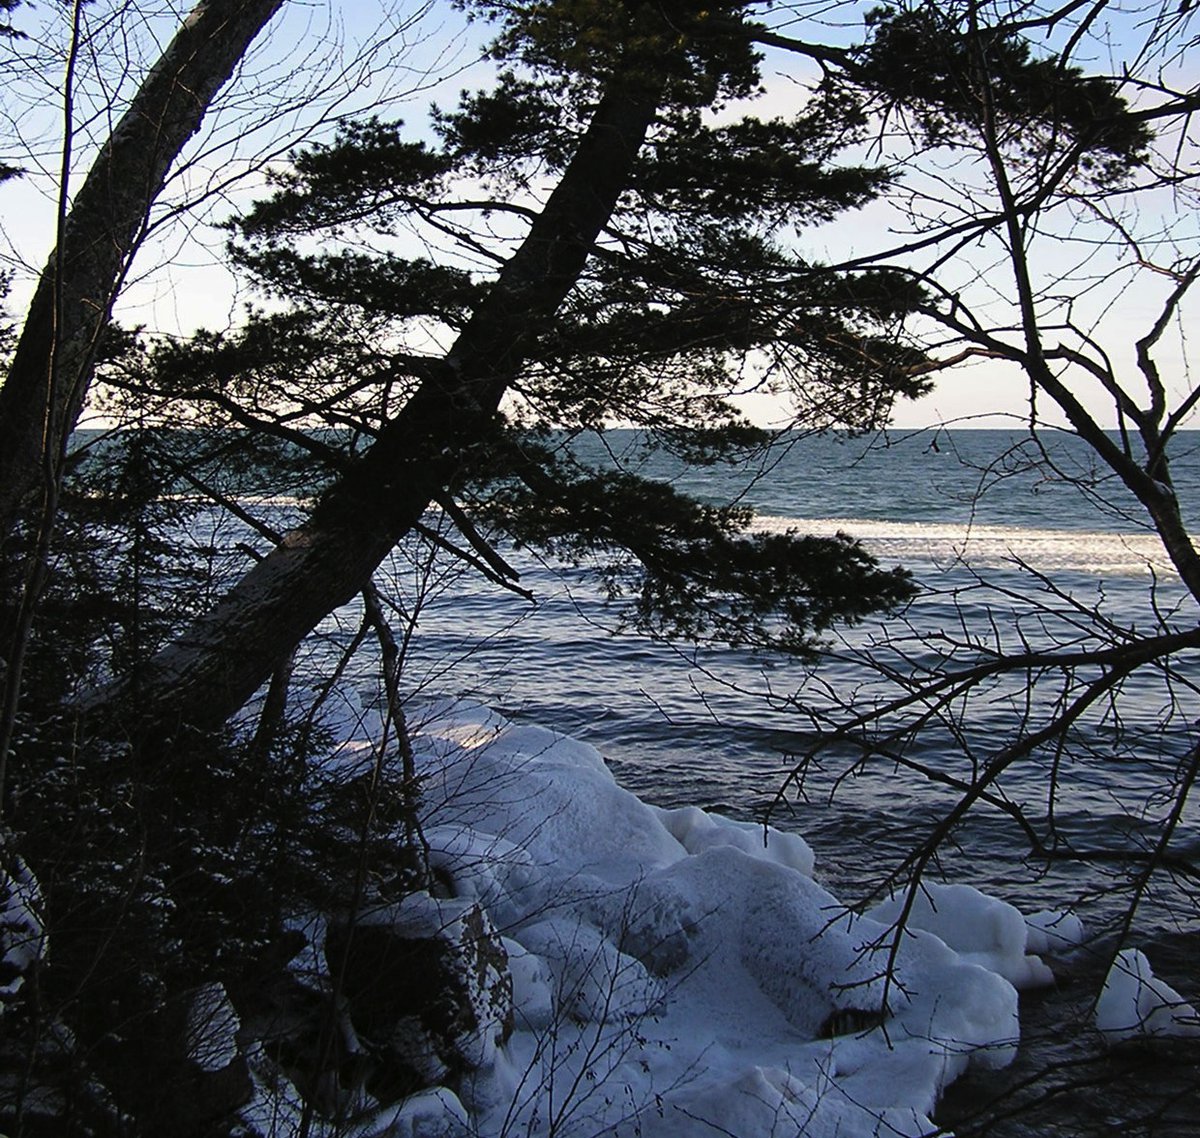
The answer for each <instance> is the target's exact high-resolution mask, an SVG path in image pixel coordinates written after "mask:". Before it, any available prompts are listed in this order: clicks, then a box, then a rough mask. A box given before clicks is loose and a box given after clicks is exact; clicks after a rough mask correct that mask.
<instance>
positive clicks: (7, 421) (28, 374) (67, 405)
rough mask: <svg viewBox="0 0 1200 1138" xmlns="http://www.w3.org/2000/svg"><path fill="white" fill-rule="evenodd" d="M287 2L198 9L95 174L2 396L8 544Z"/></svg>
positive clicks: (2, 526) (29, 318)
mask: <svg viewBox="0 0 1200 1138" xmlns="http://www.w3.org/2000/svg"><path fill="white" fill-rule="evenodd" d="M282 4H283V0H200V2H199V3H198V4H196V6H195V7H194V8H193V9H192V11H191V12H190V13H189V15H188V16H187V18H186V19H185V20H184V21H183V24H182V25H181V27H180V29H179V31H178V32H177V33H176V35H175V37H174V39H172V41H171V43H170V44H169V45H168V47H167V49H166V51H165V52H164V53H163V55H162V56H161V58H160V59H159V60H158V62H157V63H156V64H155V66H154V67H153V69H152V70H151V71H150V73H149V74H148V75H147V76H146V79H145V80H144V81H143V83H142V85H141V87H140V89H139V90H138V92H137V94H136V96H135V97H134V100H133V102H132V104H131V105H130V107H129V109H128V111H126V113H125V114H124V115H123V116H122V118H121V120H120V122H118V123H117V126H116V128H115V129H114V130H113V132H112V135H111V136H110V137H109V139H108V142H107V143H106V144H105V146H104V148H103V150H101V152H100V154H99V156H98V157H97V159H96V161H95V164H94V165H93V166H92V169H91V171H90V172H89V174H88V176H87V178H86V180H85V181H84V184H83V186H82V187H81V188H80V190H79V193H78V195H76V197H75V200H74V202H73V203H72V206H71V210H70V213H69V214H68V216H67V218H66V223H65V227H64V230H63V235H62V239H61V242H60V246H59V248H57V249H56V250H55V251H54V252H53V253H52V254H51V256H50V260H49V262H48V263H47V265H46V268H45V269H44V270H43V272H42V276H41V279H40V280H39V282H38V287H37V291H36V292H35V294H34V297H33V301H32V302H31V304H30V306H29V311H28V313H27V315H26V318H25V323H24V326H23V328H22V332H21V337H20V340H19V341H18V343H17V348H16V351H15V353H14V355H13V360H12V364H11V366H10V368H9V372H8V376H7V377H6V379H5V381H4V385H3V387H0V546H2V545H3V543H4V541H5V539H6V538H7V536H8V535H9V534H10V533H11V532H12V527H13V525H14V523H15V520H16V517H17V514H18V511H19V508H20V505H21V502H22V501H23V499H24V498H25V497H26V496H27V495H28V494H29V493H30V492H31V491H33V490H34V488H35V487H36V486H37V485H38V483H39V481H40V480H42V479H43V478H44V477H45V475H46V472H47V471H52V472H53V471H56V470H57V467H58V465H59V460H60V458H61V454H62V452H63V451H64V450H65V447H66V442H67V438H68V436H69V435H70V433H71V431H72V430H73V429H74V427H75V423H76V421H77V419H78V417H79V412H80V409H81V407H82V405H83V400H84V396H85V395H86V393H87V389H88V385H89V384H90V382H91V378H92V371H93V368H94V365H95V359H96V349H97V345H98V344H99V342H100V339H101V336H102V334H103V332H104V329H105V327H106V325H107V324H108V320H109V316H110V313H111V310H112V305H113V301H114V299H115V297H116V294H117V292H118V290H119V288H120V285H121V282H122V280H123V278H124V275H125V271H126V269H127V267H128V264H129V260H130V258H131V257H132V255H133V252H134V250H135V248H136V246H137V243H138V240H139V237H140V235H141V233H142V230H143V228H144V226H145V224H146V219H147V216H148V214H149V211H150V207H151V206H152V204H153V203H154V201H155V199H156V198H157V197H158V195H159V193H160V192H161V191H162V187H163V183H164V182H165V180H166V176H167V171H168V169H169V168H170V166H171V164H172V163H173V162H174V161H175V159H176V158H177V157H178V155H179V152H180V151H181V150H182V148H183V146H184V144H185V143H186V142H187V141H188V139H189V138H191V137H192V135H193V134H195V133H196V131H197V130H198V129H199V127H200V123H201V120H202V119H203V117H204V114H205V112H206V111H207V109H208V106H209V104H210V103H211V102H212V99H213V97H214V96H215V95H216V93H217V91H218V90H219V89H220V88H221V87H222V86H223V85H224V84H225V83H226V81H227V80H228V79H229V77H230V76H231V75H232V74H233V70H234V68H235V67H236V66H237V64H238V62H239V61H240V60H241V58H242V57H243V56H244V55H245V53H246V50H247V49H248V48H249V46H250V44H251V42H252V41H253V39H254V37H255V36H256V35H258V33H259V32H260V31H261V30H262V28H263V27H264V26H265V25H266V23H267V21H268V20H270V19H271V17H272V16H274V15H275V13H276V12H277V11H278V10H279V8H280V7H281V6H282Z"/></svg>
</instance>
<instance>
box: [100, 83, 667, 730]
mask: <svg viewBox="0 0 1200 1138" xmlns="http://www.w3.org/2000/svg"><path fill="white" fill-rule="evenodd" d="M646 72H647V69H646V68H641V69H636V70H634V72H633V74H631V75H624V76H622V75H620V74H618V75H617V76H616V77H615V78H614V79H613V80H611V81H610V83H609V85H608V89H607V92H606V94H605V95H604V97H603V99H602V100H601V102H600V104H599V106H598V107H597V109H596V112H595V114H594V117H593V119H592V121H591V123H590V125H589V127H588V129H587V131H586V133H585V134H584V136H583V137H582V139H581V141H580V143H579V147H578V149H577V151H576V153H575V155H574V157H573V159H572V160H571V162H570V164H569V165H568V167H567V169H566V170H565V171H564V173H563V175H562V178H561V180H560V181H559V183H558V185H557V186H556V187H555V189H554V191H553V193H552V194H551V195H550V198H549V200H548V201H547V203H546V205H545V207H544V209H543V210H542V211H541V213H540V214H539V215H538V217H537V218H536V219H535V220H534V222H533V224H532V226H531V228H530V231H529V234H528V236H527V237H526V238H525V240H524V241H523V242H522V244H521V245H520V247H519V248H518V249H517V251H516V252H515V253H514V254H513V256H512V258H511V259H510V260H509V261H508V263H507V264H506V265H505V267H504V269H503V270H502V271H501V273H500V275H499V277H498V278H497V280H496V283H495V284H494V286H493V287H492V289H491V290H490V292H489V293H488V295H487V296H486V298H485V299H484V300H483V302H482V303H481V304H480V306H479V307H478V308H477V309H476V311H475V313H474V314H473V315H472V317H471V319H470V321H469V322H468V324H467V326H466V327H465V328H464V329H463V331H462V333H461V334H460V335H459V337H458V339H457V341H456V342H455V344H454V346H453V347H452V348H451V349H450V351H449V353H448V354H447V356H446V357H445V358H444V359H443V360H442V361H441V362H440V364H439V365H438V367H437V368H436V369H435V371H434V373H433V374H432V375H431V376H430V377H429V378H428V379H426V380H425V381H424V382H423V383H422V385H421V386H420V387H419V388H418V389H417V391H416V392H415V394H414V395H413V396H412V398H411V399H410V400H409V401H408V403H407V404H406V405H405V406H404V407H403V408H402V409H401V411H400V412H399V413H398V415H397V416H396V418H395V419H393V420H392V421H391V422H390V423H389V424H388V425H387V426H386V427H385V428H384V429H383V431H382V432H381V433H380V435H379V437H378V439H377V440H376V442H375V443H374V445H373V446H372V447H371V449H370V450H369V451H368V452H367V453H366V454H365V455H364V456H363V458H362V459H361V460H360V462H359V463H358V464H357V465H356V466H354V467H352V468H351V469H350V471H348V472H347V473H346V474H345V475H344V476H343V477H342V478H341V479H340V480H339V482H338V483H336V484H335V485H334V486H333V488H332V489H331V490H330V491H329V492H328V493H327V494H326V495H325V497H324V498H323V499H322V501H321V502H320V503H319V505H318V506H317V508H316V509H315V511H314V513H313V516H312V519H311V520H310V521H309V522H308V524H306V525H305V526H304V527H302V528H300V529H298V530H295V531H293V532H292V533H290V534H288V535H287V536H286V537H285V538H284V540H283V541H282V542H281V543H280V544H279V545H278V546H277V547H276V548H275V550H273V551H272V552H271V554H270V555H269V556H267V557H266V558H264V559H263V560H262V561H261V562H259V563H258V564H256V565H254V566H253V567H252V568H251V569H250V571H249V572H248V573H247V574H246V575H245V576H244V577H243V578H242V580H241V581H240V582H239V583H238V584H237V585H236V586H234V588H233V589H232V590H231V591H230V592H229V593H228V594H227V595H226V596H225V598H224V599H223V600H222V601H221V602H220V603H219V604H218V605H217V606H216V607H215V608H214V609H213V610H212V611H211V612H209V613H208V614H207V615H205V616H204V617H202V618H201V619H200V620H199V621H197V622H196V624H195V625H194V626H193V627H192V628H191V629H190V630H189V631H188V632H187V633H186V634H184V635H183V636H182V637H180V638H179V639H178V640H177V641H176V642H175V643H174V644H172V645H170V646H168V647H167V648H166V649H164V650H163V651H162V652H160V653H159V654H158V655H157V656H156V657H155V658H154V659H153V660H152V661H151V662H150V663H149V665H148V666H147V667H146V668H145V669H143V671H142V672H141V674H140V676H139V684H138V691H137V694H136V696H134V694H133V693H132V692H131V690H130V688H129V686H128V685H126V684H123V683H122V682H121V681H119V680H118V681H117V682H116V683H114V684H113V685H111V686H110V687H108V688H107V689H104V690H101V691H99V692H96V693H94V694H93V695H92V696H91V697H90V698H89V699H88V700H86V701H85V711H93V712H96V713H98V714H99V715H100V717H101V718H102V719H103V720H104V721H105V723H106V726H107V727H108V728H109V729H110V730H111V729H114V728H115V729H116V730H119V731H121V732H123V733H125V734H126V735H127V736H128V737H130V738H133V739H135V740H143V741H144V740H148V739H153V738H161V737H163V736H164V735H169V734H170V733H171V732H173V731H174V730H175V729H177V728H178V727H180V726H182V725H187V726H192V727H196V728H201V729H208V728H215V727H217V726H219V725H221V724H222V723H224V722H225V721H226V720H227V719H228V718H229V717H230V716H231V715H232V714H233V713H234V712H236V711H237V710H238V709H239V708H240V707H241V706H242V705H243V704H244V703H245V702H246V700H248V699H249V698H250V696H251V695H253V693H254V692H255V690H256V689H257V688H258V687H259V686H260V685H261V684H262V683H263V682H264V681H265V680H266V679H267V677H268V676H269V675H270V674H271V671H272V669H273V668H274V667H275V665H276V663H277V662H278V661H279V660H280V659H281V658H283V657H284V656H285V655H286V654H287V653H288V652H289V651H291V650H292V648H293V647H294V646H295V645H296V643H297V642H298V641H299V640H300V639H301V638H302V637H303V636H304V635H306V634H307V633H308V632H310V631H311V630H312V629H313V628H314V627H315V626H316V624H317V622H318V621H320V620H321V619H322V618H323V617H324V616H325V615H327V614H328V613H329V612H331V611H333V610H334V609H335V608H337V607H338V606H340V605H343V604H345V603H347V602H348V601H349V600H350V599H351V598H352V597H353V596H354V595H355V594H356V593H357V592H359V591H360V590H361V589H362V587H363V586H364V584H365V583H366V582H367V581H368V580H369V578H370V576H371V573H372V572H373V571H374V570H375V569H376V567H377V566H378V565H379V563H380V562H381V561H382V560H383V559H384V557H386V556H387V554H388V553H389V551H390V550H391V549H392V548H393V546H394V545H395V544H396V542H397V541H398V540H399V539H400V538H401V537H402V536H403V535H404V534H405V533H406V532H407V531H408V530H409V529H410V528H411V527H412V526H413V525H414V524H415V523H416V522H417V521H418V520H419V519H420V517H421V515H422V514H423V513H424V511H425V510H426V508H427V507H428V505H429V503H430V502H431V500H432V499H433V497H434V496H435V495H436V494H437V493H438V492H439V491H440V490H441V489H442V488H443V487H445V486H446V485H447V484H448V483H449V482H450V481H452V480H453V478H454V475H455V474H456V472H457V471H458V470H460V469H461V468H462V467H463V466H464V465H465V464H468V463H470V461H471V456H472V453H473V452H475V451H477V450H478V449H479V448H480V447H486V446H487V444H488V438H489V435H490V433H491V430H492V427H493V424H494V422H495V417H496V412H497V409H498V407H499V404H500V400H501V399H502V397H503V395H504V393H505V391H506V390H507V389H508V386H509V384H510V383H511V382H512V380H513V379H514V378H515V376H516V375H517V373H518V371H519V369H520V368H521V366H522V364H523V363H524V361H525V358H526V355H527V353H528V349H529V347H530V345H531V344H532V342H533V341H534V339H535V338H536V337H537V336H538V335H540V334H541V333H543V332H544V331H545V330H546V328H547V326H548V325H549V323H550V321H551V320H552V318H553V315H554V313H555V311H556V310H557V309H558V307H559V305H560V303H561V302H562V300H563V298H564V297H565V296H566V295H567V293H568V292H569V291H570V289H571V288H572V287H573V286H574V284H575V283H576V281H577V279H578V277H579V274H580V272H581V271H582V269H583V266H584V263H585V262H586V260H587V257H588V255H589V253H590V251H591V249H592V248H593V246H594V244H595V241H596V239H597V237H598V236H599V234H600V231H601V229H602V228H603V226H604V225H605V223H606V222H607V221H608V218H609V216H610V215H611V213H612V210H613V208H614V206H615V205H616V202H617V198H618V197H619V195H620V193H621V191H622V189H623V188H624V187H625V185H626V183H627V180H628V176H629V172H630V168H631V166H632V163H633V160H634V158H635V156H636V154H637V152H638V150H639V149H640V147H641V145H642V142H643V141H644V139H645V137H646V133H647V131H648V130H649V127H650V124H651V123H652V122H653V120H654V117H655V112H656V109H657V106H658V101H659V98H660V96H661V81H659V80H651V79H650V78H648V77H647V74H646Z"/></svg>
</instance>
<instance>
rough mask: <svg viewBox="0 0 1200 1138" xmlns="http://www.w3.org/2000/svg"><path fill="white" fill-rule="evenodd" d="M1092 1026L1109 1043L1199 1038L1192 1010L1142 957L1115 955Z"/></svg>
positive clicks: (1127, 952) (1134, 952)
mask: <svg viewBox="0 0 1200 1138" xmlns="http://www.w3.org/2000/svg"><path fill="white" fill-rule="evenodd" d="M1096 1026H1097V1027H1098V1028H1099V1029H1100V1031H1101V1032H1102V1033H1103V1034H1104V1035H1105V1037H1106V1038H1107V1039H1109V1041H1110V1042H1113V1043H1119V1042H1122V1041H1123V1040H1129V1039H1139V1038H1144V1037H1147V1036H1180V1035H1200V1018H1198V1017H1197V1015H1196V1010H1195V1008H1193V1007H1192V1005H1191V1004H1189V1003H1186V1002H1185V1001H1184V999H1183V997H1182V996H1181V995H1180V994H1179V993H1178V992H1177V991H1175V989H1174V988H1172V987H1171V986H1170V985H1169V984H1166V983H1164V982H1163V981H1162V980H1159V979H1158V978H1157V977H1156V976H1155V975H1154V971H1153V969H1152V968H1151V967H1150V961H1149V960H1147V959H1146V955H1145V953H1143V952H1141V951H1139V950H1138V949H1136V948H1126V949H1122V950H1121V951H1120V952H1119V953H1117V958H1116V959H1115V960H1114V961H1113V965H1112V968H1111V969H1110V970H1109V973H1108V978H1107V979H1106V980H1105V981H1104V990H1103V991H1102V992H1101V993H1100V999H1099V1000H1098V1001H1097V1002H1096Z"/></svg>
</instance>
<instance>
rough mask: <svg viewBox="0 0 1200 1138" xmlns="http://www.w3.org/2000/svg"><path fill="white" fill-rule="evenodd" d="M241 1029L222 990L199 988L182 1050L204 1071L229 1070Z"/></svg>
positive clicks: (207, 986) (213, 986)
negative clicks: (185, 1050) (227, 1068)
mask: <svg viewBox="0 0 1200 1138" xmlns="http://www.w3.org/2000/svg"><path fill="white" fill-rule="evenodd" d="M239 1027H241V1023H240V1022H239V1020H238V1015H237V1012H236V1011H234V1008H233V1004H232V1003H231V1002H230V1000H229V995H228V993H227V992H226V991H225V986H224V985H223V984H219V983H209V984H202V985H201V986H200V987H199V988H197V989H196V991H195V992H194V993H193V994H192V1000H191V1004H190V1005H189V1007H188V1016H187V1026H186V1029H185V1046H186V1049H187V1057H188V1058H189V1059H190V1060H191V1061H192V1062H193V1063H195V1064H196V1065H197V1066H198V1067H199V1068H200V1069H201V1070H204V1071H220V1070H222V1069H223V1068H225V1067H228V1066H229V1064H230V1063H232V1062H233V1061H234V1060H235V1059H236V1058H237V1054H238V1048H237V1031H238V1028H239Z"/></svg>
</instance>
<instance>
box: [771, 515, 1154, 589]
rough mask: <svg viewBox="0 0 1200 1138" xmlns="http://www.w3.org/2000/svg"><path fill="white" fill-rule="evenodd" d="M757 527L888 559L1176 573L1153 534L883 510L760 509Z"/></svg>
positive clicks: (1109, 572) (1107, 572)
mask: <svg viewBox="0 0 1200 1138" xmlns="http://www.w3.org/2000/svg"><path fill="white" fill-rule="evenodd" d="M754 529H755V530H756V531H757V532H760V533H781V532H783V531H784V530H788V529H795V530H798V531H800V532H801V533H811V534H815V535H817V536H831V535H833V534H835V533H846V534H849V535H850V536H851V537H855V538H858V539H859V540H860V541H862V543H863V544H864V545H865V546H866V547H867V548H868V549H869V550H870V551H871V552H872V553H873V554H874V555H875V556H876V557H879V558H880V559H881V560H883V561H889V562H890V561H899V562H904V563H912V562H914V561H929V562H933V563H935V564H949V563H956V562H963V563H966V564H967V565H970V566H973V567H977V568H989V567H1001V566H1011V565H1012V564H1013V562H1014V561H1020V562H1024V563H1026V564H1028V565H1030V566H1032V567H1033V568H1034V569H1039V570H1043V571H1051V570H1061V569H1066V570H1073V571H1076V572H1081V573H1094V574H1096V575H1097V576H1117V575H1119V576H1147V575H1150V574H1152V573H1153V574H1157V575H1159V576H1163V575H1165V574H1173V573H1174V568H1173V566H1172V565H1171V563H1170V561H1169V559H1168V558H1167V555H1166V553H1165V551H1164V550H1163V547H1162V543H1161V542H1160V541H1159V540H1158V538H1157V537H1156V536H1155V535H1154V534H1149V533H1146V534H1130V533H1104V532H1092V533H1085V532H1080V531H1072V530H1053V529H1026V528H1022V527H1020V526H991V525H964V524H962V523H956V522H892V521H884V520H882V519H878V518H805V519H799V518H783V517H773V516H770V515H761V516H759V517H757V518H755V520H754Z"/></svg>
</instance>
